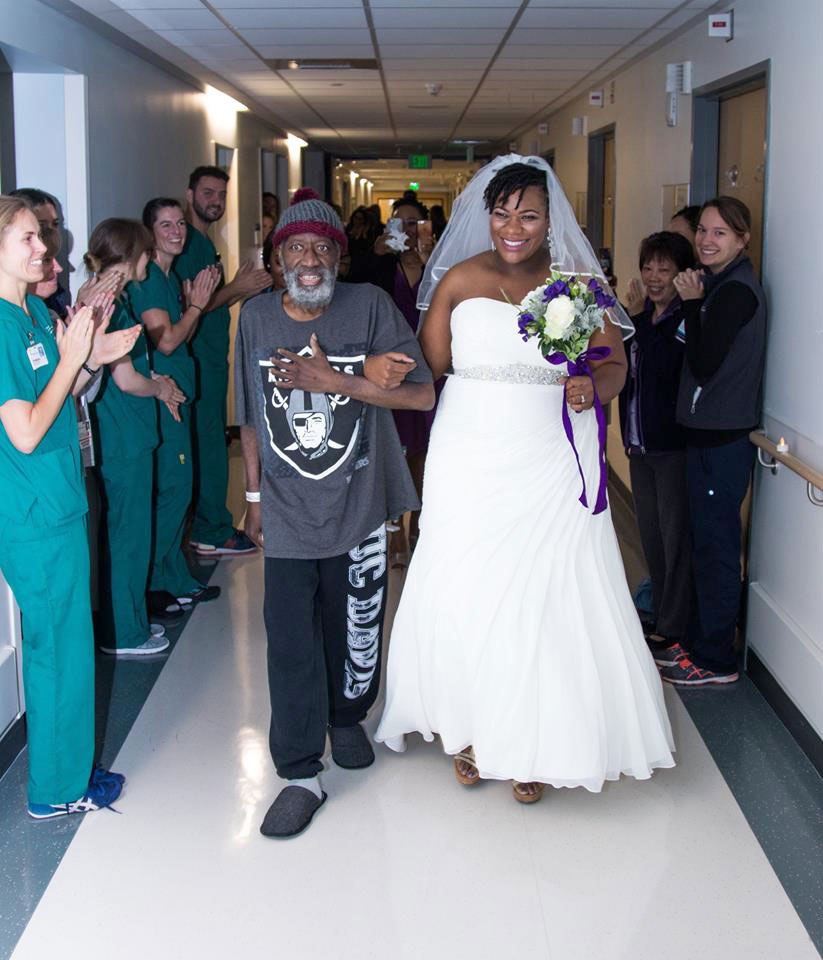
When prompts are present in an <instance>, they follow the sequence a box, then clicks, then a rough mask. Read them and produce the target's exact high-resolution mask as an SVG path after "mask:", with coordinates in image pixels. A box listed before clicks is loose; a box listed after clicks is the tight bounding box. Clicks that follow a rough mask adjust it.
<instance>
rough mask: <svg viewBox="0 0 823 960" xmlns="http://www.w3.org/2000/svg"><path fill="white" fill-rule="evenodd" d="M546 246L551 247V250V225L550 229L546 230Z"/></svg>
mask: <svg viewBox="0 0 823 960" xmlns="http://www.w3.org/2000/svg"><path fill="white" fill-rule="evenodd" d="M546 246H547V247H548V248H549V250H551V247H552V228H551V227H549V229H548V230H547V231H546Z"/></svg>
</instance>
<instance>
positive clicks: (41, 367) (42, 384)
mask: <svg viewBox="0 0 823 960" xmlns="http://www.w3.org/2000/svg"><path fill="white" fill-rule="evenodd" d="M26 307H27V309H28V314H27V313H26V312H25V311H24V310H22V309H21V308H20V307H18V306H16V305H15V304H13V303H9V301H8V300H3V299H0V406H2V405H3V404H4V403H6V402H7V401H8V400H25V401H26V402H28V403H35V402H36V401H37V398H38V397H39V396H40V394H41V393H42V392H43V390H45V388H46V385H47V384H48V382H49V380H51V377H52V374H53V373H54V371H55V370H56V369H57V364H58V363H59V361H60V352H59V351H58V349H57V341H56V340H55V337H54V327H53V325H52V321H51V317H50V316H49V311H48V309H47V307H46V305H45V303H43V301H42V300H41V299H40V298H39V297H34V296H31V295H29V296H27V297H26ZM87 510H88V501H87V500H86V485H85V481H84V479H83V468H82V464H81V457H80V442H79V440H78V436H77V416H76V414H75V410H74V402H73V400H72V397H71V395H69V396H68V397H66V400H65V402H64V403H63V406H62V407H61V409H60V412H59V413H58V414H57V417H56V418H55V420H54V423H52V425H51V426H50V427H49V429H48V430H47V431H46V434H45V436H44V437H43V439H42V440H41V441H40V443H38V445H37V447H36V448H35V449H34V450H33V451H32V452H31V453H21V452H20V451H19V450H18V449H17V448H16V447H15V446H14V444H13V443H12V442H11V440H10V439H9V436H8V434H7V433H6V431H5V428H4V427H3V426H2V424H0V517H4V518H6V519H8V520H12V521H14V522H15V523H28V524H30V525H31V526H33V527H41V528H42V527H53V526H57V525H58V524H61V523H66V522H68V521H70V520H75V519H77V518H78V517H82V516H83V515H84V514H85V513H86V511H87Z"/></svg>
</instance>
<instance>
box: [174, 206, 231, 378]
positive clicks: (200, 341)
mask: <svg viewBox="0 0 823 960" xmlns="http://www.w3.org/2000/svg"><path fill="white" fill-rule="evenodd" d="M214 264H218V265H220V255H219V254H218V252H217V250H216V249H215V246H214V244H213V243H212V242H211V240H210V239H209V238H208V237H207V236H206V235H205V234H202V233H201V232H200V231H199V230H198V229H197V228H196V227H193V226H192V225H191V224H189V225H188V227H187V228H186V243H185V246H184V247H183V252H182V253H181V254H180V255H179V256H177V257H175V260H174V266H173V268H172V269H173V270H174V272H175V273H176V274H177V277H178V278H179V280H180V282H181V283H182V281H183V280H193V279H194V278H195V277H196V276H197V274H198V273H200V271H201V270H202V269H203V268H204V267H210V266H213V265H214ZM223 284H224V281H223V280H221V281H220V284H219V286H218V290H219V289H220V287H222V286H223ZM230 323H231V315H230V313H229V308H228V307H218V308H217V309H216V310H210V311H209V312H208V313H204V314H203V316H202V317H201V318H200V323H199V324H198V325H197V331H196V333H195V334H194V336H193V337H192V339H191V349H192V353H193V354H194V356H195V357H196V359H197V360H198V361H199V362H200V363H201V364H205V365H206V366H213V367H224V366H225V365H226V361H227V359H228V356H229V325H230Z"/></svg>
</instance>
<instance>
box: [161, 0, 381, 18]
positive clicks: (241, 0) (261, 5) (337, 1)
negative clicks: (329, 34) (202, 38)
mask: <svg viewBox="0 0 823 960" xmlns="http://www.w3.org/2000/svg"><path fill="white" fill-rule="evenodd" d="M155 2H156V0H155ZM174 2H175V3H176V2H177V0H174ZM210 2H211V4H212V6H213V7H214V8H215V9H216V10H219V11H220V12H221V13H223V14H224V15H225V16H226V18H227V19H228V17H229V16H230V11H232V10H242V9H247V10H269V9H277V8H282V7H286V8H288V9H292V10H293V9H294V7H295V2H294V0H210ZM322 5H323V7H324V8H325V7H334V8H336V7H356V8H357V9H359V10H362V9H363V4H362V2H361V0H323V3H322ZM313 6H314V5H313Z"/></svg>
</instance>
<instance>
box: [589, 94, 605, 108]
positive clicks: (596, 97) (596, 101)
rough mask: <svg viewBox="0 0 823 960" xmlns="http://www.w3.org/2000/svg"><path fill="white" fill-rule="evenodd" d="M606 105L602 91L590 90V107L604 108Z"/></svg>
mask: <svg viewBox="0 0 823 960" xmlns="http://www.w3.org/2000/svg"><path fill="white" fill-rule="evenodd" d="M604 103H605V98H604V97H603V91H602V90H589V106H590V107H602V106H603V104H604Z"/></svg>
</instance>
